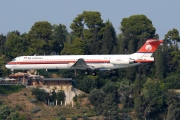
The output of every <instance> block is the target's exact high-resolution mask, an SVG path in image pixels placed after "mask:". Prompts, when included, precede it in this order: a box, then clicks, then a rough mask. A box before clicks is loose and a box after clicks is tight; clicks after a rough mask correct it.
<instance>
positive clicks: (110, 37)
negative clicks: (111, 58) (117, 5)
mask: <svg viewBox="0 0 180 120" xmlns="http://www.w3.org/2000/svg"><path fill="white" fill-rule="evenodd" d="M116 46H117V38H116V32H115V30H114V27H113V26H112V23H111V22H110V21H107V22H106V23H105V28H104V34H103V38H102V45H101V47H102V49H101V53H102V54H111V53H113V52H114V53H117V51H113V50H114V49H115V47H116Z"/></svg>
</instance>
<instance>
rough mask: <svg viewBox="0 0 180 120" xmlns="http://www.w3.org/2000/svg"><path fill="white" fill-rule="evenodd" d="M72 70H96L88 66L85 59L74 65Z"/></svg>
mask: <svg viewBox="0 0 180 120" xmlns="http://www.w3.org/2000/svg"><path fill="white" fill-rule="evenodd" d="M71 67H72V68H74V69H83V70H84V69H92V70H94V67H93V66H89V65H87V64H86V62H85V61H84V59H82V58H80V59H78V60H77V61H76V63H74V64H73V65H72V66H71Z"/></svg>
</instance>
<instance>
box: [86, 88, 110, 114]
mask: <svg viewBox="0 0 180 120" xmlns="http://www.w3.org/2000/svg"><path fill="white" fill-rule="evenodd" d="M105 96H106V95H105V93H104V92H103V91H102V90H98V89H94V90H92V91H91V92H90V94H89V96H88V99H89V101H90V102H91V104H92V105H94V107H95V111H96V113H97V115H100V114H102V111H103V109H102V103H104V98H105Z"/></svg>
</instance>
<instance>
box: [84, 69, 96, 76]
mask: <svg viewBox="0 0 180 120" xmlns="http://www.w3.org/2000/svg"><path fill="white" fill-rule="evenodd" d="M84 73H85V75H89V70H86V71H85V72H84ZM91 75H93V76H96V75H97V73H96V71H95V70H93V71H92V72H91Z"/></svg>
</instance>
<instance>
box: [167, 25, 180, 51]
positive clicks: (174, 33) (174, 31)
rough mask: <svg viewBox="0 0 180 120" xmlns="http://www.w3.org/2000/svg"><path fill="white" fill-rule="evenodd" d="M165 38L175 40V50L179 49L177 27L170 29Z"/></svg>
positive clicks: (170, 40) (179, 38) (179, 39)
mask: <svg viewBox="0 0 180 120" xmlns="http://www.w3.org/2000/svg"><path fill="white" fill-rule="evenodd" d="M165 40H166V41H169V42H172V41H173V42H174V48H175V50H178V46H177V42H179V41H180V36H179V31H178V30H177V29H175V28H173V29H172V30H169V31H168V33H167V34H166V35H165Z"/></svg>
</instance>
